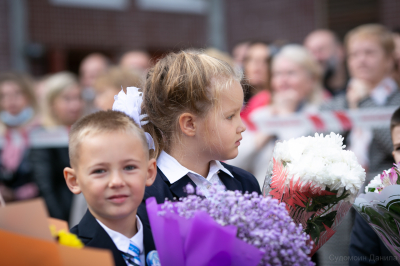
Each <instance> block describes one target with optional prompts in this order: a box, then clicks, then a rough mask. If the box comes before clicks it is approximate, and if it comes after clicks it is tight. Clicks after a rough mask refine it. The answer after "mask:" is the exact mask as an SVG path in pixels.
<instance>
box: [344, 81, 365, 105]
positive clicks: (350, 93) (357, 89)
mask: <svg viewBox="0 0 400 266" xmlns="http://www.w3.org/2000/svg"><path fill="white" fill-rule="evenodd" d="M369 91H370V88H369V86H368V85H367V84H366V83H365V82H364V81H362V80H359V79H352V80H350V82H349V85H348V86H347V92H346V99H347V102H348V104H349V108H350V109H356V108H358V104H359V103H360V101H361V100H363V99H365V98H367V97H368V94H369Z"/></svg>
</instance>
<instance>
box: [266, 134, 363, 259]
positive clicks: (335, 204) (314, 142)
mask: <svg viewBox="0 0 400 266" xmlns="http://www.w3.org/2000/svg"><path fill="white" fill-rule="evenodd" d="M344 148H345V146H344V145H343V137H342V136H340V135H339V134H338V135H336V134H334V133H331V134H330V135H326V136H325V137H324V136H323V135H322V134H321V135H318V134H315V137H301V138H297V139H290V140H288V141H283V142H278V143H277V144H276V146H275V149H274V153H273V156H272V157H273V158H272V160H271V162H270V167H269V169H270V170H269V171H268V173H267V177H266V180H265V183H264V188H263V194H264V196H267V195H269V196H272V197H273V198H275V199H277V200H279V201H280V202H284V203H285V204H286V208H287V210H288V211H289V215H290V216H291V217H292V218H293V220H294V221H295V222H296V223H298V224H302V226H303V228H305V229H304V231H305V232H306V233H307V234H309V236H310V238H311V239H312V240H313V241H314V248H313V251H312V254H313V253H315V251H317V250H318V249H319V248H320V247H321V246H322V245H323V244H324V243H326V241H328V239H329V238H330V237H331V236H332V235H333V234H334V233H335V230H336V228H337V226H338V225H339V224H340V222H341V221H342V220H343V218H344V216H345V215H346V214H347V212H348V211H349V209H350V208H351V206H352V204H353V202H354V200H355V198H356V196H357V194H358V191H359V189H360V187H361V186H362V184H363V182H364V180H365V170H364V169H363V168H362V167H361V165H360V164H359V163H358V162H357V159H356V157H355V155H354V153H353V152H351V151H346V150H344Z"/></svg>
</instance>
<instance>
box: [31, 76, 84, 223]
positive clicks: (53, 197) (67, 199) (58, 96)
mask: <svg viewBox="0 0 400 266" xmlns="http://www.w3.org/2000/svg"><path fill="white" fill-rule="evenodd" d="M43 86H44V88H43V100H44V102H43V103H42V106H43V108H44V110H43V111H44V112H43V126H44V127H45V128H46V129H49V130H51V128H52V127H60V128H65V130H66V131H69V127H70V126H71V125H72V124H73V123H75V121H76V120H78V119H79V117H80V116H81V114H82V112H83V100H82V97H81V89H80V88H79V86H78V81H77V79H76V78H75V76H74V75H73V74H72V73H68V72H60V73H57V74H54V75H51V76H50V77H48V79H46V80H45V81H44V84H43ZM31 161H32V163H33V164H32V170H33V173H32V176H33V178H34V180H35V181H36V183H37V184H38V186H39V190H40V193H41V195H42V197H43V198H44V200H45V202H46V205H47V209H48V211H49V214H50V216H51V217H54V218H58V219H62V220H65V221H68V219H69V215H70V209H71V204H72V198H73V197H72V193H71V192H70V191H69V189H68V187H67V185H66V184H65V180H64V176H63V170H64V168H65V167H69V166H70V165H69V156H68V147H62V146H61V147H42V148H34V149H32V151H31ZM83 205H84V208H85V210H86V204H85V202H83Z"/></svg>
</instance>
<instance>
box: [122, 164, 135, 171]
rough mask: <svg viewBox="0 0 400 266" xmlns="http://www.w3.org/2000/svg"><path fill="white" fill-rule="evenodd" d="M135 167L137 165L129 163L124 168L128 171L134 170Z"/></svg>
mask: <svg viewBox="0 0 400 266" xmlns="http://www.w3.org/2000/svg"><path fill="white" fill-rule="evenodd" d="M134 169H136V167H135V166H133V165H128V166H125V168H124V170H126V171H132V170H134Z"/></svg>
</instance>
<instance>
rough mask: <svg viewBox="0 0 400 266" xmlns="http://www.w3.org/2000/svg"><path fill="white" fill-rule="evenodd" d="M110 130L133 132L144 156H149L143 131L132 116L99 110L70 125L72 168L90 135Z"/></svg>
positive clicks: (109, 131) (75, 164) (110, 131)
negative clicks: (139, 142) (82, 145)
mask: <svg viewBox="0 0 400 266" xmlns="http://www.w3.org/2000/svg"><path fill="white" fill-rule="evenodd" d="M112 132H130V133H133V134H135V135H136V136H137V137H138V138H139V139H140V141H141V142H142V144H143V145H142V146H143V149H144V152H145V154H146V157H147V158H149V150H148V145H147V141H146V136H145V134H144V131H143V130H142V129H141V128H140V127H139V126H138V125H137V124H136V123H135V121H133V119H132V118H130V117H129V116H127V115H126V114H124V113H122V112H119V111H112V110H107V111H99V112H96V113H93V114H90V115H87V116H85V117H82V118H81V119H79V120H78V121H77V122H76V123H75V124H73V125H72V127H71V131H70V133H69V159H70V163H71V166H72V168H76V167H77V162H78V161H79V148H80V146H81V144H82V143H83V142H84V141H85V138H86V137H88V136H90V135H95V134H100V133H112Z"/></svg>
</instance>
